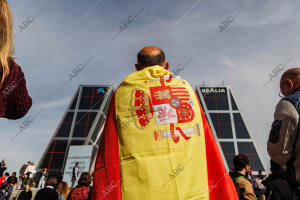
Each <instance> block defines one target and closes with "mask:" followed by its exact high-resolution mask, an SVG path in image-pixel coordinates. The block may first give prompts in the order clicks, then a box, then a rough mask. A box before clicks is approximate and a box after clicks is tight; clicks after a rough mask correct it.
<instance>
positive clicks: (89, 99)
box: [79, 87, 108, 110]
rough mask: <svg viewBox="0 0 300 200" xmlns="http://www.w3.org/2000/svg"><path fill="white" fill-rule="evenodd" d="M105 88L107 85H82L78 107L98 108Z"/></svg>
mask: <svg viewBox="0 0 300 200" xmlns="http://www.w3.org/2000/svg"><path fill="white" fill-rule="evenodd" d="M107 90H108V88H107V87H84V88H83V91H82V95H81V99H80V104H79V109H93V110H98V109H99V108H100V106H101V104H102V102H103V100H104V96H105V95H106V92H107Z"/></svg>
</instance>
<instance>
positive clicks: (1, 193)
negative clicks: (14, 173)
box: [0, 182, 9, 200]
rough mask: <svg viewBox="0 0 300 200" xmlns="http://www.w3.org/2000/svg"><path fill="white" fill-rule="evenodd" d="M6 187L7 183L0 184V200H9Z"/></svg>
mask: <svg viewBox="0 0 300 200" xmlns="http://www.w3.org/2000/svg"><path fill="white" fill-rule="evenodd" d="M7 187H8V183H7V182H3V183H2V184H0V188H1V191H0V199H1V200H9V196H8V193H7Z"/></svg>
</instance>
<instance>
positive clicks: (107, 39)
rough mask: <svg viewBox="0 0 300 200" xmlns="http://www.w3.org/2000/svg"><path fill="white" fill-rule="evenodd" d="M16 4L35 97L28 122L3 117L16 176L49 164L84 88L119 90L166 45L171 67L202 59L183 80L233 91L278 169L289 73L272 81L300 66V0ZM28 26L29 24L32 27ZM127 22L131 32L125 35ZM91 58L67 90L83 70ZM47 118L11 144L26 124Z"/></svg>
mask: <svg viewBox="0 0 300 200" xmlns="http://www.w3.org/2000/svg"><path fill="white" fill-rule="evenodd" d="M9 2H10V5H11V9H12V12H13V17H14V23H15V32H16V33H19V32H20V31H21V30H22V32H20V33H19V34H18V36H17V37H16V39H15V57H16V58H17V62H18V63H19V65H20V66H21V67H22V69H23V71H24V73H25V77H26V80H27V87H28V90H29V93H30V95H31V96H32V98H33V106H32V109H31V110H30V111H29V113H28V114H27V115H26V116H25V117H24V118H23V119H20V120H16V121H12V120H7V119H0V127H1V129H0V134H1V137H2V144H1V146H0V152H2V153H1V155H0V156H1V157H3V158H5V159H6V160H7V163H8V165H9V168H10V169H9V171H10V172H11V171H12V170H17V171H18V170H19V168H20V166H21V165H22V164H23V163H24V162H26V161H28V160H32V161H34V162H35V163H37V162H38V161H39V159H40V157H41V155H42V153H43V152H44V150H45V147H46V145H47V144H48V142H49V139H50V138H51V136H52V135H53V132H54V131H55V128H56V127H57V125H58V122H59V120H60V119H61V117H62V115H63V113H64V111H65V109H66V107H67V105H68V104H69V101H70V100H71V97H72V96H73V94H74V92H75V90H76V89H77V87H78V85H79V84H112V83H113V84H114V83H116V82H119V81H120V80H122V79H124V78H125V77H126V76H127V75H128V74H129V73H131V72H133V71H134V64H135V59H136V53H137V52H138V51H139V50H140V49H141V48H142V47H144V46H147V45H155V46H159V47H161V48H162V49H163V50H164V51H165V53H166V56H167V60H168V61H170V64H171V69H172V67H176V66H178V65H179V64H184V63H186V62H187V61H188V60H189V59H190V58H193V59H192V60H191V62H189V64H188V65H187V66H185V69H184V70H183V71H182V72H180V76H182V77H183V78H184V79H186V80H188V81H189V82H190V84H191V85H192V86H193V87H195V86H196V85H198V84H202V83H203V81H205V82H206V83H207V84H209V83H218V82H221V81H224V82H225V84H227V85H230V86H231V87H232V89H233V92H234V93H235V96H236V98H237V101H238V102H237V103H238V105H239V107H240V108H241V109H242V110H243V116H244V118H245V121H246V123H247V125H248V128H249V131H250V132H251V134H252V136H253V138H254V139H255V140H256V144H257V146H258V149H259V151H260V152H261V153H262V155H263V158H264V162H265V163H268V155H267V151H266V141H267V138H268V134H269V128H270V125H271V123H272V121H273V112H274V108H275V105H276V104H277V102H278V101H279V97H278V92H279V79H280V75H281V74H282V71H280V72H279V74H278V75H276V76H275V77H274V78H272V80H270V77H269V76H270V74H271V73H273V72H272V71H273V70H274V69H275V68H277V67H278V66H279V65H280V64H281V67H280V68H285V69H287V68H290V67H297V66H298V62H299V59H298V57H297V54H298V53H299V43H300V37H299V31H300V24H299V17H300V13H299V12H297V9H299V6H300V3H299V1H298V0H286V1H280V0H253V1H246V0H229V1H221V0H184V1H183V0H164V1H158V0H147V1H141V0H139V1H138V0H126V1H121V0H72V1H71V0H64V1H61V0H39V1H37V0H26V1H20V0H14V1H12V0H9ZM38 13H39V15H38V16H36V15H37V14H38ZM136 15H137V16H136ZM30 16H31V17H30ZM34 16H36V17H35V18H34ZM134 16H136V17H134ZM33 18H34V19H33ZM32 19H33V20H32ZM132 19H133V20H132ZM25 21H29V23H27V27H26V28H24V22H25ZM126 21H127V27H126V28H125V29H124V30H123V31H121V32H120V33H119V34H118V32H119V31H120V27H119V26H122V23H123V22H124V23H126ZM224 21H226V22H227V25H226V26H224V25H222V23H223V22H224ZM226 22H225V24H226ZM25 24H26V22H25ZM221 25H222V26H223V28H222V32H221V31H220V27H219V26H221ZM20 26H22V27H23V28H20ZM123 26H124V25H123ZM224 27H225V28H224ZM116 34H118V35H117V36H116ZM217 34H218V35H217ZM216 35H217V36H216ZM115 36H116V37H115ZM215 36H216V37H215ZM214 37H215V38H214ZM113 38H114V39H113ZM213 38H214V39H213ZM112 39H113V40H112ZM88 60H90V62H89V63H88V64H87V65H86V67H85V68H84V70H83V71H81V72H80V73H79V74H78V75H77V76H76V77H75V78H74V79H72V81H70V82H68V84H67V85H65V87H63V86H64V84H65V83H66V82H67V81H68V80H69V74H70V73H72V71H73V69H75V68H76V67H77V66H78V65H79V64H84V63H86V62H87V61H88ZM288 61H289V62H288ZM287 62H288V63H287ZM285 63H287V64H286V65H285ZM282 66H284V67H282ZM285 69H284V70H285ZM269 80H270V81H269ZM267 81H269V82H268V83H267V84H266V85H265V83H266V82H267ZM264 85H265V86H264ZM263 86H264V87H263ZM62 87H63V88H62ZM262 87H263V88H262ZM61 88H62V89H61ZM41 109H43V110H42V112H40V111H41ZM39 112H40V114H39V115H38V117H37V118H35V120H34V121H33V122H32V123H30V125H29V126H28V127H27V128H26V129H25V130H24V131H22V133H21V134H19V135H18V136H17V137H16V138H15V139H14V140H12V141H11V139H12V138H13V137H14V136H15V135H16V134H17V133H18V132H19V130H20V128H19V126H20V125H22V123H23V122H24V121H26V119H27V118H28V117H30V116H35V115H36V114H37V113H39Z"/></svg>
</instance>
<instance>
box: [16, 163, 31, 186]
mask: <svg viewBox="0 0 300 200" xmlns="http://www.w3.org/2000/svg"><path fill="white" fill-rule="evenodd" d="M29 164H30V161H28V162H27V163H25V164H24V165H22V167H21V168H20V170H19V184H18V185H19V189H24V188H25V177H26V176H25V175H24V173H25V170H26V168H27V167H28V166H29Z"/></svg>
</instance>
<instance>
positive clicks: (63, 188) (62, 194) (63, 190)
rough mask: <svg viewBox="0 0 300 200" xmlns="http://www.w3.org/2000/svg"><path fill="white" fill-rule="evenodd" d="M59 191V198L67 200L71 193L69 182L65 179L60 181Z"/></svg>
mask: <svg viewBox="0 0 300 200" xmlns="http://www.w3.org/2000/svg"><path fill="white" fill-rule="evenodd" d="M57 193H58V199H59V200H66V199H67V198H68V195H69V193H70V188H69V186H68V183H66V182H64V181H62V182H60V183H58V186H57Z"/></svg>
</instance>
